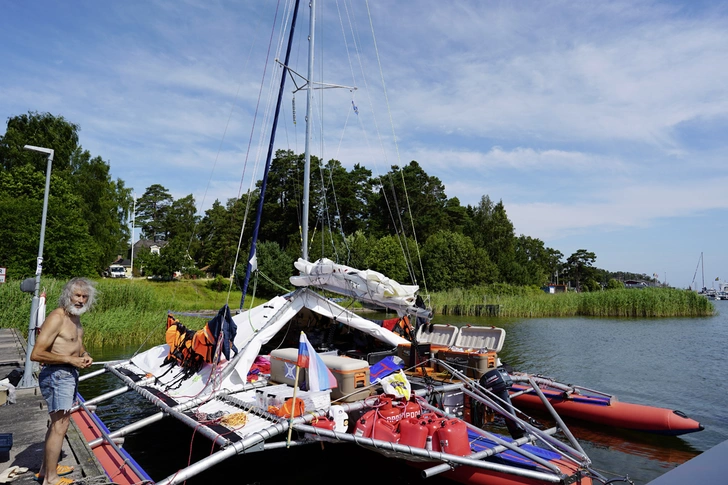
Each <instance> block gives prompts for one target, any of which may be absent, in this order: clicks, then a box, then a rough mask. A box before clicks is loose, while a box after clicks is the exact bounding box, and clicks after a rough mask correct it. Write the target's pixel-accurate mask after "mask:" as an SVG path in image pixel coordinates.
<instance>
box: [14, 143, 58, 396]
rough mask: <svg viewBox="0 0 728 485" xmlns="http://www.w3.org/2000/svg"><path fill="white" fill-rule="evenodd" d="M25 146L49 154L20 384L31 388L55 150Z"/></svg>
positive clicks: (36, 382) (33, 380)
mask: <svg viewBox="0 0 728 485" xmlns="http://www.w3.org/2000/svg"><path fill="white" fill-rule="evenodd" d="M23 148H25V149H26V150H30V151H33V152H38V153H45V154H46V155H47V156H48V167H47V168H46V184H45V193H44V195H43V218H42V219H41V223H40V244H38V259H37V261H36V267H35V291H34V292H33V302H32V303H31V305H30V323H29V324H28V348H27V349H26V351H25V369H24V371H23V379H22V380H21V381H20V386H19V387H20V388H29V387H35V386H37V385H38V381H37V380H36V378H35V376H34V375H33V363H32V362H31V360H30V354H31V353H32V352H33V346H34V345H35V327H36V325H37V323H38V301H39V297H38V294H39V293H40V275H41V273H42V272H43V242H44V241H45V227H46V217H47V215H48V193H49V192H50V187H51V165H52V164H53V150H52V149H50V148H42V147H36V146H33V145H25V146H24V147H23Z"/></svg>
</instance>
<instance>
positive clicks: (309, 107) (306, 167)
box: [301, 0, 316, 260]
mask: <svg viewBox="0 0 728 485" xmlns="http://www.w3.org/2000/svg"><path fill="white" fill-rule="evenodd" d="M309 8H310V9H311V17H310V18H309V23H308V86H307V89H306V145H305V147H306V148H305V153H304V163H303V210H302V212H303V213H302V214H301V235H302V239H303V241H302V243H303V244H302V245H301V256H302V257H303V259H305V260H308V210H309V200H308V199H309V190H310V188H309V187H310V180H309V179H310V178H311V124H312V123H313V119H312V116H313V104H312V97H313V53H314V52H313V34H314V32H315V29H314V27H315V25H316V24H315V22H316V17H315V13H316V0H311V1H310V3H309Z"/></svg>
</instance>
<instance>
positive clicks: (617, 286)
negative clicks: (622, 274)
mask: <svg viewBox="0 0 728 485" xmlns="http://www.w3.org/2000/svg"><path fill="white" fill-rule="evenodd" d="M607 289H608V290H622V289H624V283H622V282H621V281H619V280H616V279H614V278H610V279H609V281H608V282H607Z"/></svg>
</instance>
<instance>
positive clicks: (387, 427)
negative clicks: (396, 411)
mask: <svg viewBox="0 0 728 485" xmlns="http://www.w3.org/2000/svg"><path fill="white" fill-rule="evenodd" d="M372 438H374V439H375V440H382V441H389V442H390V443H398V442H399V433H398V432H397V425H395V424H392V423H390V422H388V421H385V420H384V419H377V420H376V421H375V422H374V429H373V430H372Z"/></svg>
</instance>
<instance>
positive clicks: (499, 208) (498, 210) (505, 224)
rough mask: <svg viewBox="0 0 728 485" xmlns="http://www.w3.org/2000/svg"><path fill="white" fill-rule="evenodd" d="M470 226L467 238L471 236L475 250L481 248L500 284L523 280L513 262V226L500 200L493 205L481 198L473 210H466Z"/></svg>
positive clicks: (522, 271)
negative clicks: (497, 274)
mask: <svg viewBox="0 0 728 485" xmlns="http://www.w3.org/2000/svg"><path fill="white" fill-rule="evenodd" d="M468 213H469V214H470V223H469V224H468V226H467V228H466V231H465V233H466V235H470V237H471V238H472V240H473V243H474V244H475V246H476V247H482V248H484V249H485V250H486V251H487V253H488V256H489V258H490V260H491V261H493V262H494V263H495V264H496V265H497V266H498V270H499V272H500V278H501V281H503V282H506V283H515V282H516V281H519V280H523V279H524V275H525V274H526V273H525V272H524V269H523V268H521V265H520V264H519V263H518V261H517V260H516V253H515V251H516V236H515V231H514V229H513V223H512V222H511V221H510V219H508V214H506V209H505V206H504V205H503V201H502V200H501V201H499V202H498V203H497V204H493V201H491V200H490V197H488V196H487V195H484V196H483V197H482V198H481V199H480V203H479V204H478V205H477V206H476V207H469V208H468Z"/></svg>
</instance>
